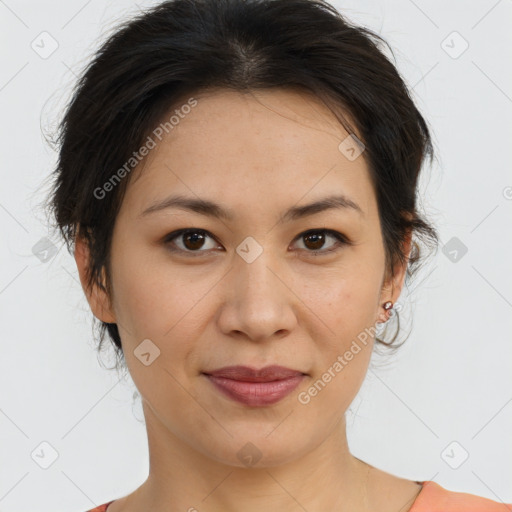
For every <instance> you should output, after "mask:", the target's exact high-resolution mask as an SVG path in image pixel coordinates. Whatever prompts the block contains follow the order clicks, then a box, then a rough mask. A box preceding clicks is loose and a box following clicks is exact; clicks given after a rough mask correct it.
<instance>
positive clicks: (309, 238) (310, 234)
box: [297, 229, 350, 256]
mask: <svg viewBox="0 0 512 512" xmlns="http://www.w3.org/2000/svg"><path fill="white" fill-rule="evenodd" d="M297 238H298V239H299V240H303V241H304V242H303V243H304V246H305V249H304V250H305V251H306V252H307V253H310V254H312V255H313V256H320V255H322V254H328V253H330V252H334V251H336V250H337V249H339V248H340V247H341V246H343V245H350V242H349V240H348V239H347V238H346V237H345V236H343V235H342V234H341V233H338V232H337V231H333V230H332V229H317V230H314V231H306V232H305V233H301V234H300V235H299V236H298V237H297ZM329 238H331V239H334V243H332V244H330V246H328V248H327V249H324V246H325V243H326V240H329Z"/></svg>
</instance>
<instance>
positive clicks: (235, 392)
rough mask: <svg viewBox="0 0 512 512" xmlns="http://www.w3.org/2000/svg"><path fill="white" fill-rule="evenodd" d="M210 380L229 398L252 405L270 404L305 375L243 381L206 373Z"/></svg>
mask: <svg viewBox="0 0 512 512" xmlns="http://www.w3.org/2000/svg"><path fill="white" fill-rule="evenodd" d="M206 377H208V379H209V380H210V382H211V383H212V384H213V385H214V386H215V387H216V388H217V389H218V390H219V391H221V392H222V393H224V394H225V395H226V396H228V397H229V398H232V399H233V400H236V401H237V402H240V403H242V404H245V405H250V406H252V407H258V406H265V405H272V404H275V403H276V402H279V401H280V400H282V399H283V398H284V397H285V396H286V395H289V394H290V393H291V392H292V391H293V390H294V389H295V388H296V387H297V386H298V385H299V384H300V383H301V382H302V379H303V378H304V377H305V376H304V375H298V376H296V377H290V378H289V379H283V380H274V381H272V382H245V381H240V380H233V379H226V378H225V377H213V376H212V375H206Z"/></svg>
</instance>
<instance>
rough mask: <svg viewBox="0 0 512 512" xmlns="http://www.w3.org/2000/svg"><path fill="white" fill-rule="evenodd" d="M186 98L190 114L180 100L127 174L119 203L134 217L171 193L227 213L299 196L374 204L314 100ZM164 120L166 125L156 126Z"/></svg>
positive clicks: (294, 93) (333, 125) (264, 94)
mask: <svg viewBox="0 0 512 512" xmlns="http://www.w3.org/2000/svg"><path fill="white" fill-rule="evenodd" d="M192 98H193V100H195V102H196V103H195V106H194V107H193V108H188V107H187V108H181V107H180V105H181V106H183V105H189V104H191V103H190V101H189V100H190V98H189V97H184V98H183V99H182V103H181V104H180V103H177V104H175V105H174V106H173V108H172V109H171V110H170V111H169V112H168V113H166V115H164V116H163V117H162V119H163V121H162V123H161V124H160V130H159V131H158V130H157V131H153V132H152V134H150V136H152V138H153V140H154V142H155V145H154V147H153V149H151V150H150V152H149V154H148V156H147V157H146V158H145V160H144V161H143V162H142V164H141V165H140V166H138V167H137V168H136V169H135V170H134V171H133V175H132V176H131V180H130V181H131V183H130V184H129V186H128V189H127V193H126V196H125V201H128V202H129V203H130V205H131V206H132V208H131V210H133V211H135V210H137V211H139V212H140V211H141V210H142V209H144V207H145V206H147V203H148V201H151V200H155V199H158V198H161V197H163V195H165V194H166V193H170V192H171V191H172V192H179V193H187V194H192V195H196V196H200V197H209V198H212V197H217V198H219V197H222V198H223V199H224V200H225V201H229V200H232V204H233V206H234V207H235V208H236V205H238V206H241V207H243V206H244V205H245V206H247V205H248V204H249V202H252V204H253V206H254V205H255V203H258V202H263V203H267V204H268V203H271V202H274V204H281V203H283V201H284V202H285V203H287V204H288V203H297V202H298V201H300V199H301V198H302V197H304V201H306V202H309V201H310V200H314V199H316V198H318V197H324V196H325V195H327V193H329V194H332V193H333V192H335V191H338V192H341V193H343V194H345V195H347V196H349V197H350V198H351V199H353V200H354V201H356V202H357V203H358V204H360V205H361V207H362V208H363V209H364V210H365V211H366V210H367V209H369V208H370V206H371V205H370V204H369V203H371V202H372V201H373V199H374V198H373V190H372V186H371V183H370V177H369V173H368V169H367V165H366V162H365V160H364V154H361V155H360V156H359V157H357V158H355V159H350V158H347V155H346V153H344V152H343V151H342V150H341V149H340V143H343V142H344V141H347V137H349V134H348V132H347V131H346V130H345V128H344V127H343V126H342V125H341V123H340V121H339V120H338V119H337V118H336V116H335V115H334V114H333V113H332V112H331V110H329V108H328V107H327V106H326V105H325V104H324V103H323V102H322V101H321V100H320V99H319V98H317V97H316V96H315V95H313V94H311V93H308V92H305V91H302V90H293V89H269V90H259V91H249V92H240V91H230V90H222V89H221V90H214V91H208V92H203V93H198V94H194V95H193V96H192ZM173 114H174V115H173ZM171 116H173V122H172V126H171V124H170V123H168V124H167V125H165V124H163V123H165V122H166V121H169V120H170V119H171ZM166 126H167V129H165V127H166ZM156 128H158V127H156ZM162 128H163V129H162ZM155 133H156V134H157V135H158V134H160V139H161V140H160V139H159V137H158V136H157V135H155ZM349 142H350V138H349ZM241 193H243V197H241V196H240V194H241ZM123 202H124V201H123ZM288 206H289V205H288Z"/></svg>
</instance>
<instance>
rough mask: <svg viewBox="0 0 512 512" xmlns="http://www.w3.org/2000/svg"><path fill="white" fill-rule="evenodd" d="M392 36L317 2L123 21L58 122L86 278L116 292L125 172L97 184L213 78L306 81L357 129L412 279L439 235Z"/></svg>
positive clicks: (62, 171)
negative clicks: (101, 192) (425, 200)
mask: <svg viewBox="0 0 512 512" xmlns="http://www.w3.org/2000/svg"><path fill="white" fill-rule="evenodd" d="M384 45H386V43H385V41H384V40H383V39H382V38H381V37H380V36H378V35H377V34H375V33H373V32H371V31H370V30H369V29H366V28H363V27H357V26H355V25H353V24H351V23H350V22H349V21H348V20H346V19H345V18H344V17H343V16H342V15H341V14H340V13H339V12H338V11H337V10H336V9H335V8H334V7H333V6H332V5H330V4H328V3H327V2H324V1H322V0H171V1H167V2H164V3H161V4H159V5H157V6H155V7H153V8H151V9H150V10H148V11H146V12H143V13H141V14H140V15H138V16H136V17H134V18H132V19H130V20H129V21H128V22H126V23H125V24H124V25H122V26H120V27H119V28H117V29H116V31H115V32H114V33H113V34H112V35H111V36H110V37H109V38H108V39H107V41H106V42H105V43H104V44H103V45H102V46H101V48H100V49H99V50H98V51H97V53H96V55H95V56H94V58H93V59H92V60H91V62H90V63H89V65H88V66H87V68H86V70H85V71H84V73H83V74H82V76H81V77H80V79H79V80H78V83H77V85H76V88H75V90H74V92H73V96H72V99H71V101H70V102H69V105H68V106H67V109H66V112H65V114H64V116H63V119H62V122H61V124H60V126H59V132H58V136H57V138H56V144H58V146H59V159H58V164H57V167H56V169H55V171H54V173H53V177H54V182H53V188H52V193H51V197H50V198H49V202H48V207H49V212H50V214H51V215H53V217H54V218H55V220H56V224H55V227H56V228H57V229H58V230H59V233H60V234H61V235H62V237H63V238H64V240H65V242H66V244H67V247H68V250H69V251H73V250H74V241H75V237H76V236H77V234H78V233H80V236H83V237H84V238H85V240H86V242H87V244H88V246H89V249H90V253H91V265H90V272H89V275H88V282H89V285H92V283H97V285H98V286H100V287H101V288H102V289H104V290H106V291H107V292H108V293H109V296H111V295H110V293H111V291H112V288H111V283H110V270H109V260H110V258H109V255H110V246H111V239H112V232H113V227H114V222H115V219H116V215H117V212H118V210H119V207H120V205H121V202H122V199H123V196H124V192H125V190H126V186H127V184H128V182H129V179H130V176H128V177H126V178H123V179H122V180H121V181H120V183H119V184H118V185H117V186H115V187H113V190H112V191H111V192H109V193H108V195H107V196H106V197H103V198H101V199H99V198H98V197H97V194H95V192H94V191H95V190H98V188H99V187H102V186H103V185H104V184H105V183H106V182H107V181H108V180H109V179H110V178H111V177H112V175H113V174H114V173H115V172H116V171H117V170H118V169H120V168H121V167H122V166H123V165H124V164H125V163H126V162H127V161H128V160H129V159H130V157H131V156H132V154H133V152H134V151H137V150H138V149H139V148H140V147H141V145H142V144H143V143H144V141H145V140H146V137H147V135H148V134H149V133H151V131H152V130H153V128H154V127H155V126H156V125H158V123H159V122H160V121H161V120H162V114H163V113H167V112H169V110H170V109H171V108H172V107H173V106H175V105H177V103H178V101H179V100H180V99H182V98H183V97H186V96H192V95H193V94H194V92H196V93H197V92H199V91H202V90H206V89H210V88H226V89H231V90H237V91H251V90H256V89H263V88H264V89H269V88H286V87H293V88H300V89H303V90H306V91H309V92H312V93H313V94H315V95H316V96H317V97H319V98H321V99H322V100H323V101H324V102H325V104H326V105H327V106H328V107H329V108H330V109H331V110H332V111H333V112H334V113H335V114H336V115H337V117H338V119H339V120H340V122H341V123H342V124H343V126H344V127H345V128H346V129H347V130H348V131H349V133H356V130H355V129H354V127H352V126H351V124H350V123H349V122H348V118H350V119H351V120H352V121H353V123H354V125H355V128H356V129H357V133H358V134H359V138H360V140H361V141H362V142H363V143H364V145H365V151H364V158H365V160H366V162H367V165H368V168H369V171H370V175H371V180H372V184H373V186H374V190H375V192H376V197H377V203H378V211H379V216H380V221H381V226H382V234H383V240H384V246H385V254H386V268H387V269H388V272H389V273H390V275H392V270H393V268H394V265H395V264H396V263H397V262H405V261H406V254H404V251H403V247H402V246H403V242H404V240H405V237H406V235H407V234H408V233H409V232H412V233H413V250H412V253H411V256H410V259H409V262H408V268H407V276H406V277H407V279H409V278H410V277H411V276H412V274H413V272H414V271H415V269H416V267H417V265H418V262H419V260H420V247H419V245H418V243H417V240H420V241H422V242H424V243H426V244H427V245H429V244H430V243H432V244H434V245H436V246H437V242H438V237H437V233H436V231H435V229H434V228H433V227H432V226H430V225H429V224H428V223H427V222H426V221H425V220H424V219H423V218H422V216H421V215H420V214H419V213H418V211H417V204H416V201H417V185H418V177H419V173H420V169H421V168H422V165H423V163H424V160H425V159H426V158H430V161H432V157H433V147H432V142H431V137H430V134H429V130H428V127H427V124H426V122H425V120H424V118H423V117H422V116H421V114H420V112H419V111H418V109H417V108H416V106H415V104H414V102H413V100H412V98H411V95H410V93H409V91H408V89H407V87H406V85H405V84H404V81H403V80H402V78H401V77H400V75H399V73H398V71H397V69H396V68H395V66H394V65H393V64H392V63H391V61H390V60H389V59H388V58H387V57H386V55H385V54H384V52H383V51H382V50H381V49H380V48H379V47H380V46H384ZM386 46H387V45H386ZM388 48H389V47H388ZM390 50H391V49H390ZM391 53H393V52H392V50H391ZM103 277H104V278H105V281H104V280H103ZM395 317H396V319H397V321H398V320H399V318H398V314H396V315H395ZM399 330H400V324H399V321H398V325H397V330H396V332H395V335H394V337H393V338H392V339H391V340H390V341H388V342H386V341H385V340H383V339H380V338H378V337H377V342H378V343H381V344H384V345H388V346H395V345H393V342H394V341H395V340H396V338H397V335H398V332H399ZM106 332H107V333H108V335H109V337H110V339H111V341H112V342H113V344H114V346H115V349H116V355H117V357H118V362H121V363H123V364H124V355H123V353H122V347H121V340H120V337H119V331H118V329H117V325H116V324H105V323H103V322H101V324H100V332H99V349H101V345H102V342H103V340H104V336H105V333H106Z"/></svg>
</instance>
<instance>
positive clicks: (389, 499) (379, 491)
mask: <svg viewBox="0 0 512 512" xmlns="http://www.w3.org/2000/svg"><path fill="white" fill-rule="evenodd" d="M368 478H369V482H368V484H369V490H368V497H369V501H370V503H371V504H374V505H375V509H376V510H382V511H384V512H387V511H388V510H389V511H394V512H407V511H408V510H409V509H410V508H411V507H412V505H413V503H414V501H415V500H416V498H417V496H418V494H419V493H420V491H421V489H422V485H421V484H420V483H418V482H415V481H413V480H407V479H406V478H401V477H398V476H395V475H392V474H391V473H387V472H386V471H383V470H381V469H378V468H375V467H373V466H371V469H370V473H369V477H368ZM377 504H378V505H379V506H377Z"/></svg>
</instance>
